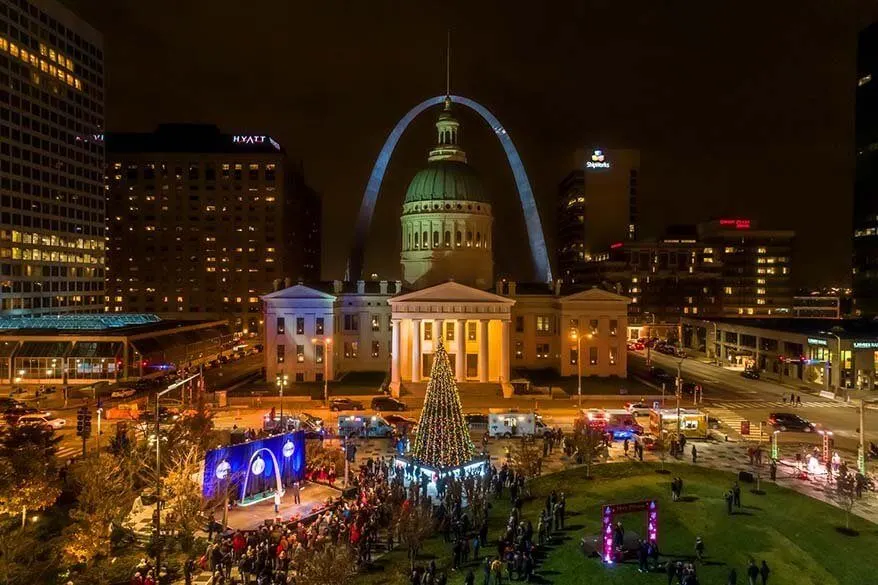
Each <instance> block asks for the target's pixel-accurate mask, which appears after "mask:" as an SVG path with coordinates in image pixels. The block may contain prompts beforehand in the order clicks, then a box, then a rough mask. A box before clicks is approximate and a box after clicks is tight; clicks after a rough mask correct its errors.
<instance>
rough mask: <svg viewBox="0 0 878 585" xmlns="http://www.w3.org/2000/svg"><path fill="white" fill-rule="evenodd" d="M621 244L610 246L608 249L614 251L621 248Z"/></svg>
mask: <svg viewBox="0 0 878 585" xmlns="http://www.w3.org/2000/svg"><path fill="white" fill-rule="evenodd" d="M621 247H622V242H616V243H615V244H610V249H611V250H615V249H616V248H621Z"/></svg>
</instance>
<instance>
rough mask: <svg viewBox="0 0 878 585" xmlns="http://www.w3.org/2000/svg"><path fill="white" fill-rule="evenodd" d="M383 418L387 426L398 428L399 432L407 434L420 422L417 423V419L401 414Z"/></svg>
mask: <svg viewBox="0 0 878 585" xmlns="http://www.w3.org/2000/svg"><path fill="white" fill-rule="evenodd" d="M383 418H384V420H385V421H387V424H389V425H392V426H394V427H396V430H397V431H399V432H403V433H406V434H408V432H409V431H410V430H411V429H412V427H414V426H415V425H416V424H418V421H416V420H415V419H413V418H410V417H407V416H403V415H401V414H385V415H383Z"/></svg>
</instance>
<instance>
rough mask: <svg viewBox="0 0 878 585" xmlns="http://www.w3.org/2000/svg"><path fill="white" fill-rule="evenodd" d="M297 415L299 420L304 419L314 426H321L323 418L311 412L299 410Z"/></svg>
mask: <svg viewBox="0 0 878 585" xmlns="http://www.w3.org/2000/svg"><path fill="white" fill-rule="evenodd" d="M298 416H299V419H300V420H302V421H305V422H307V423H308V424H310V425H312V426H314V427H317V428H320V427H322V426H323V419H322V418H320V417H319V416H314V415H313V414H308V413H307V412H300V413H299V414H298Z"/></svg>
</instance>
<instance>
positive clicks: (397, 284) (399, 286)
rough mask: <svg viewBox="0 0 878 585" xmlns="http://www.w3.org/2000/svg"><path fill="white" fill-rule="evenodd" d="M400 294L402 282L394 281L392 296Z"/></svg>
mask: <svg viewBox="0 0 878 585" xmlns="http://www.w3.org/2000/svg"><path fill="white" fill-rule="evenodd" d="M401 292H402V281H401V280H397V281H396V290H395V291H394V294H397V295H398V294H399V293H401Z"/></svg>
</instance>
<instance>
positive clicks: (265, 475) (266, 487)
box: [202, 431, 305, 500]
mask: <svg viewBox="0 0 878 585" xmlns="http://www.w3.org/2000/svg"><path fill="white" fill-rule="evenodd" d="M304 475H305V433H304V431H296V432H294V433H286V434H284V435H275V436H273V437H268V438H266V439H258V440H256V441H249V442H247V443H240V444H238V445H230V446H228V447H221V448H219V449H214V450H212V451H208V452H207V455H206V456H205V458H204V480H203V483H202V495H203V496H204V498H205V499H210V498H212V497H213V496H214V494H215V493H216V492H217V488H218V487H221V486H222V485H223V484H224V482H225V481H228V479H229V478H231V480H232V482H233V483H234V484H235V485H236V486H237V488H238V497H239V498H240V499H242V500H243V499H245V498H246V497H247V496H252V495H254V494H258V493H260V492H265V491H271V490H274V489H275V486H276V485H277V479H278V478H279V479H280V480H281V482H282V484H283V485H287V484H289V483H290V482H292V481H293V480H301V479H302V478H303V477H304ZM245 490H246V491H245Z"/></svg>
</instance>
